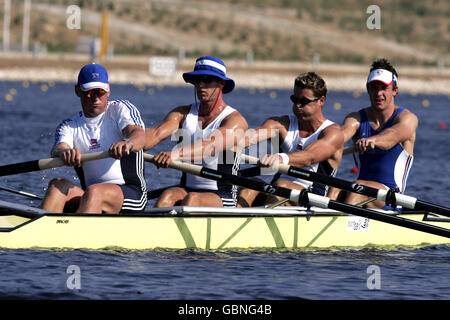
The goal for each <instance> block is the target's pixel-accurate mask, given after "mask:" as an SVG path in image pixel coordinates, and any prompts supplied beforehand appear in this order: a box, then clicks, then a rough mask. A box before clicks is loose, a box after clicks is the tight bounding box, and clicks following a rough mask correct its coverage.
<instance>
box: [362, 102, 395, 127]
mask: <svg viewBox="0 0 450 320" xmlns="http://www.w3.org/2000/svg"><path fill="white" fill-rule="evenodd" d="M397 108H398V107H397V106H395V105H393V106H392V107H391V108H386V109H384V110H376V109H374V108H368V109H367V115H368V118H369V120H370V121H371V122H373V123H376V124H377V125H378V126H380V127H382V126H383V125H384V124H385V123H386V122H388V120H389V119H390V118H391V117H392V115H393V114H394V112H395V110H396V109H397Z"/></svg>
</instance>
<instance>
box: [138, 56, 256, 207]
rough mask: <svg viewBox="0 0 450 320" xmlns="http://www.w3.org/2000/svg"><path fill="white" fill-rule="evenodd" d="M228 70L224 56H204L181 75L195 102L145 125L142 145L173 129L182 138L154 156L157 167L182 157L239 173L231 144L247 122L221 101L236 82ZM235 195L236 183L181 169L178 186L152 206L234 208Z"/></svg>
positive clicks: (149, 145)
mask: <svg viewBox="0 0 450 320" xmlns="http://www.w3.org/2000/svg"><path fill="white" fill-rule="evenodd" d="M226 71H227V69H226V66H225V64H224V63H223V61H222V60H220V59H218V58H216V57H212V56H204V57H200V58H198V59H197V61H196V63H195V67H194V71H192V72H186V73H184V74H183V79H184V80H185V81H186V82H188V83H191V84H193V85H194V87H195V94H194V97H195V103H192V104H190V105H187V106H180V107H177V108H175V109H173V110H172V111H170V112H169V113H168V115H167V116H166V117H165V119H164V120H163V121H162V122H161V123H160V124H158V125H157V126H156V127H154V128H151V129H146V143H145V147H144V150H149V149H151V148H153V147H154V146H155V145H157V144H158V143H160V142H161V141H163V140H165V139H167V138H169V137H170V136H172V135H173V134H175V135H177V136H178V137H181V139H180V143H179V144H178V145H177V146H176V148H175V149H174V150H172V151H168V152H160V153H158V154H157V155H156V156H155V158H154V162H155V165H156V166H158V167H163V168H167V167H168V166H169V164H170V163H171V161H173V160H178V159H181V160H185V161H190V162H194V163H198V164H201V165H202V166H204V167H207V168H211V169H214V170H220V171H223V172H228V173H231V174H237V172H238V170H239V161H240V157H239V155H238V154H236V152H234V151H230V149H232V148H233V147H234V146H235V145H236V144H237V142H238V141H239V140H240V138H241V137H242V136H243V134H244V132H245V131H246V130H247V128H248V125H247V121H246V120H245V118H244V117H243V116H242V115H241V114H240V113H239V112H238V111H237V110H236V109H234V108H233V107H231V106H229V105H228V104H227V103H226V102H225V101H224V100H223V94H226V93H229V92H231V91H232V90H233V89H234V85H235V84H234V81H233V80H232V79H230V78H228V77H227V76H226ZM197 99H198V101H197ZM236 198H237V187H236V186H231V185H229V184H226V183H222V182H218V181H213V180H209V179H205V178H200V177H197V176H194V175H191V174H183V176H182V178H181V182H180V186H179V187H173V188H170V189H168V190H166V191H165V192H164V193H163V194H162V195H161V197H160V198H159V200H158V202H157V203H156V207H169V206H174V205H184V206H214V207H217V206H220V207H221V206H232V207H234V206H236V202H237V200H236Z"/></svg>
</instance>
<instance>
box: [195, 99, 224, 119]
mask: <svg viewBox="0 0 450 320" xmlns="http://www.w3.org/2000/svg"><path fill="white" fill-rule="evenodd" d="M226 106H227V105H226V103H225V101H223V100H222V99H218V100H217V101H215V102H214V103H209V102H202V103H200V106H199V108H198V115H199V117H203V118H205V119H211V118H212V119H214V118H216V117H217V116H218V115H219V114H220V113H221V112H222V111H223V109H225V108H226Z"/></svg>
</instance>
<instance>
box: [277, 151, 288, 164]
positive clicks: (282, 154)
mask: <svg viewBox="0 0 450 320" xmlns="http://www.w3.org/2000/svg"><path fill="white" fill-rule="evenodd" d="M275 155H277V156H280V157H281V159H283V164H289V156H288V155H287V153H275Z"/></svg>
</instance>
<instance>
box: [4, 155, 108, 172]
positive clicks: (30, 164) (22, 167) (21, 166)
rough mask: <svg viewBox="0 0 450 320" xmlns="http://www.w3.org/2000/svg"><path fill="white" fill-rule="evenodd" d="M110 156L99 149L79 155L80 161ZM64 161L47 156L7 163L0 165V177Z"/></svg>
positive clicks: (60, 164)
mask: <svg viewBox="0 0 450 320" xmlns="http://www.w3.org/2000/svg"><path fill="white" fill-rule="evenodd" d="M108 157H110V155H109V152H108V151H100V152H93V153H85V154H82V155H81V161H83V162H86V161H92V160H99V159H104V158H108ZM63 165H64V161H63V160H62V159H61V158H47V159H40V160H31V161H26V162H19V163H13V164H7V165H4V166H0V177H3V176H9V175H13V174H18V173H25V172H32V171H39V170H45V169H51V168H56V167H62V166H63Z"/></svg>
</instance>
